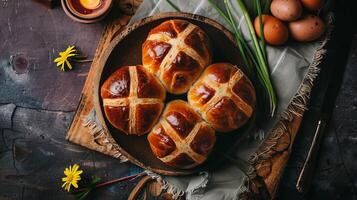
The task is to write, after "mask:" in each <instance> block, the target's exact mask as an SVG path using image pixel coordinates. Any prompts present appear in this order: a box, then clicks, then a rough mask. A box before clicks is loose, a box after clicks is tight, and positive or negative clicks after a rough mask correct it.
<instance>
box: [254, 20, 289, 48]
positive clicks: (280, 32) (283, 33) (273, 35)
mask: <svg viewBox="0 0 357 200" xmlns="http://www.w3.org/2000/svg"><path fill="white" fill-rule="evenodd" d="M262 22H263V31H264V39H265V41H266V42H267V43H268V44H270V45H282V44H284V43H285V42H286V41H287V40H288V38H289V32H288V28H287V27H286V25H285V24H284V23H283V22H282V21H280V20H279V19H277V18H275V17H273V16H271V15H262ZM254 28H255V32H256V33H257V35H258V36H259V37H260V23H259V17H256V18H255V20H254Z"/></svg>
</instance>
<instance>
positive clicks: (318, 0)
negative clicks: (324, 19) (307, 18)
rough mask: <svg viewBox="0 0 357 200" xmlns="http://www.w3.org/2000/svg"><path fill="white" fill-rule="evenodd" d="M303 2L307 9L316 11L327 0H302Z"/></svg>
mask: <svg viewBox="0 0 357 200" xmlns="http://www.w3.org/2000/svg"><path fill="white" fill-rule="evenodd" d="M301 3H302V5H303V6H304V7H305V8H306V9H308V10H311V11H315V10H318V9H320V8H322V6H323V5H324V4H325V0H301Z"/></svg>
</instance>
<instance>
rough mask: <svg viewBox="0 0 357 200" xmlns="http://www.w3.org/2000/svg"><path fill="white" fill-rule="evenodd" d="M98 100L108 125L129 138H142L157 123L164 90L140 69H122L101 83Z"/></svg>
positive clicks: (126, 67)
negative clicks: (99, 98) (138, 136)
mask: <svg viewBox="0 0 357 200" xmlns="http://www.w3.org/2000/svg"><path fill="white" fill-rule="evenodd" d="M101 97H102V100H103V106H104V111H105V114H106V116H107V119H108V121H109V122H110V123H111V124H112V125H113V126H114V127H115V128H117V129H119V130H121V131H123V132H124V133H126V134H128V135H143V134H145V133H147V132H149V131H150V129H151V128H152V127H153V126H154V124H155V123H156V122H157V120H158V118H159V116H160V114H161V111H162V109H163V107H164V103H163V102H164V100H165V88H164V87H163V86H162V85H161V83H160V82H159V80H157V79H156V77H155V76H153V75H152V74H150V73H148V72H147V70H145V68H143V67H142V66H140V65H138V66H125V67H121V68H120V69H118V70H117V71H115V72H114V73H113V74H111V75H110V76H109V78H108V79H107V80H106V81H105V82H104V83H103V85H102V87H101Z"/></svg>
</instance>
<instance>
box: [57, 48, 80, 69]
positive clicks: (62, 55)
mask: <svg viewBox="0 0 357 200" xmlns="http://www.w3.org/2000/svg"><path fill="white" fill-rule="evenodd" d="M75 56H78V54H77V50H76V48H75V46H68V48H67V49H66V50H65V51H62V52H59V57H58V58H56V59H54V60H53V61H54V62H55V63H57V67H59V68H60V70H62V71H65V67H66V66H67V67H68V68H69V69H72V65H71V63H70V62H69V61H68V59H69V58H71V57H75Z"/></svg>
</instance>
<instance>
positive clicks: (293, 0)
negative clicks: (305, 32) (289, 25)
mask: <svg viewBox="0 0 357 200" xmlns="http://www.w3.org/2000/svg"><path fill="white" fill-rule="evenodd" d="M270 11H271V13H272V14H273V15H274V16H275V17H276V18H278V19H280V20H283V21H288V22H290V21H294V20H296V19H298V18H299V17H300V16H301V13H302V6H301V3H300V1H299V0H273V2H272V3H271V5H270Z"/></svg>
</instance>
